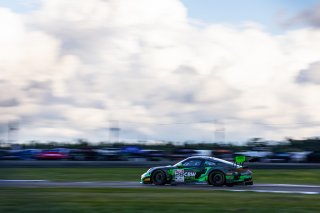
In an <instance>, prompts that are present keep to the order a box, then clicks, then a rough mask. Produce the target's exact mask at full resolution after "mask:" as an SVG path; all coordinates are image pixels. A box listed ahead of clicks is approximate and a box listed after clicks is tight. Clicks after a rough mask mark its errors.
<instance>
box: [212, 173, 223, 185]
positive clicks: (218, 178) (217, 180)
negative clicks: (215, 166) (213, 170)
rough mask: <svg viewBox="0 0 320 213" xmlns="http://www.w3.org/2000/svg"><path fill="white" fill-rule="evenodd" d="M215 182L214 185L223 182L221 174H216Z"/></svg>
mask: <svg viewBox="0 0 320 213" xmlns="http://www.w3.org/2000/svg"><path fill="white" fill-rule="evenodd" d="M213 181H214V183H218V184H219V183H221V182H222V175H220V174H216V175H215V176H214V177H213Z"/></svg>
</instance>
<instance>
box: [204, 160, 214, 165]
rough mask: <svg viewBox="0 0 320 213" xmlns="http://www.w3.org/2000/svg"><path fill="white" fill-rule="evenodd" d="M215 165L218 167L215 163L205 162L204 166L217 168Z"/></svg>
mask: <svg viewBox="0 0 320 213" xmlns="http://www.w3.org/2000/svg"><path fill="white" fill-rule="evenodd" d="M215 165H216V163H215V162H213V161H209V160H206V161H205V162H204V166H215Z"/></svg>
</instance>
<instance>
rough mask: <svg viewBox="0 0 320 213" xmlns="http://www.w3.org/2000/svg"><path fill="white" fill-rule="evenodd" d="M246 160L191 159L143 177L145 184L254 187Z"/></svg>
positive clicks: (157, 168) (152, 171) (158, 169)
mask: <svg viewBox="0 0 320 213" xmlns="http://www.w3.org/2000/svg"><path fill="white" fill-rule="evenodd" d="M244 161H245V158H243V157H238V158H236V161H235V162H234V163H231V162H229V161H225V160H222V159H218V158H213V157H190V158H187V159H185V160H182V161H180V162H179V163H177V164H175V165H173V166H171V165H170V166H163V167H153V168H150V169H149V170H148V171H147V172H146V173H144V174H142V175H141V183H143V184H155V185H165V184H178V183H186V184H188V183H199V184H201V183H207V184H209V185H214V186H223V185H227V186H233V185H235V184H239V183H243V184H245V185H252V184H253V181H252V172H251V171H250V170H249V169H248V168H247V167H244V166H243V162H244Z"/></svg>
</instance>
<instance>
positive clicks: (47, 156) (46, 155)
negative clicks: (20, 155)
mask: <svg viewBox="0 0 320 213" xmlns="http://www.w3.org/2000/svg"><path fill="white" fill-rule="evenodd" d="M36 158H37V159H38V160H65V159H68V158H69V155H68V154H67V153H64V152H61V151H59V150H54V149H53V150H45V151H43V152H41V153H39V154H37V155H36Z"/></svg>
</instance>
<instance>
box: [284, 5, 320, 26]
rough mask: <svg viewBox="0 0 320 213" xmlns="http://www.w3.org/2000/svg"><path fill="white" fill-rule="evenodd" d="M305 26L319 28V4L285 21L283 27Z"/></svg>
mask: <svg viewBox="0 0 320 213" xmlns="http://www.w3.org/2000/svg"><path fill="white" fill-rule="evenodd" d="M298 24H300V25H301V24H307V25H308V26H312V27H316V28H319V27H320V4H318V5H316V6H314V7H312V8H309V9H306V10H304V11H302V12H301V13H299V14H298V15H296V16H294V17H293V18H291V19H289V20H287V21H286V23H285V25H289V26H290V25H298Z"/></svg>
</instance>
